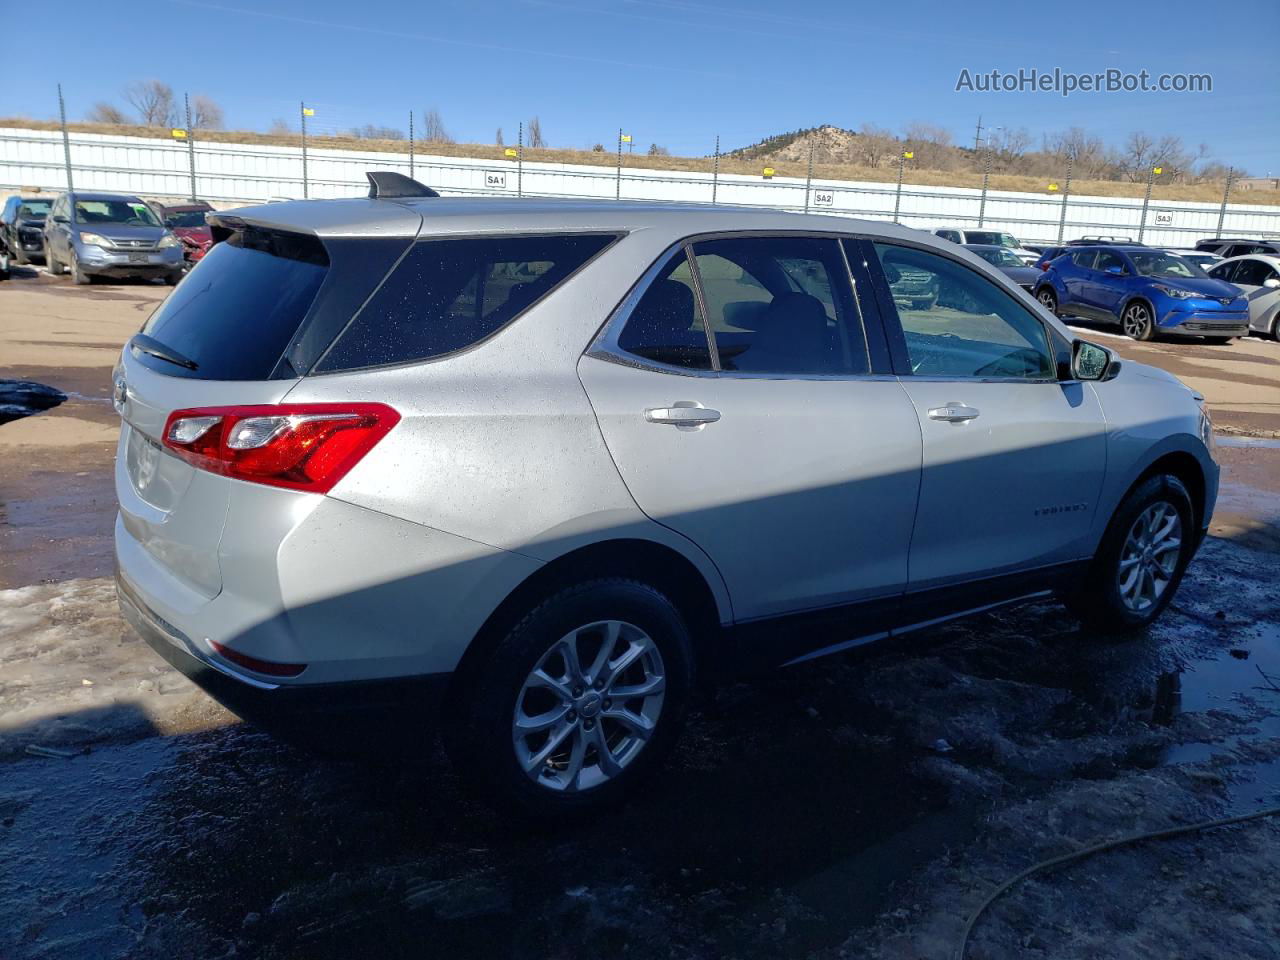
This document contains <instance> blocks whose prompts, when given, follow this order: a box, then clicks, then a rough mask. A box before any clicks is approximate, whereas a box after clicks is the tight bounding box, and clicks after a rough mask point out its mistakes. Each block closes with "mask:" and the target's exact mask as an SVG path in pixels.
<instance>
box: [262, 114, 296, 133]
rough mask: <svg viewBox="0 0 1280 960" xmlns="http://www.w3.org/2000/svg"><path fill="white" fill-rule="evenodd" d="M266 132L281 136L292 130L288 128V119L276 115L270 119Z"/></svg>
mask: <svg viewBox="0 0 1280 960" xmlns="http://www.w3.org/2000/svg"><path fill="white" fill-rule="evenodd" d="M267 132H268V133H270V134H271V135H272V136H275V137H283V136H284V135H285V134H287V133H292V132H293V131H292V130H291V129H290V128H289V121H288V120H286V119H284V118H283V117H276V118H275V119H274V120H272V121H271V127H270V129H268V131H267Z"/></svg>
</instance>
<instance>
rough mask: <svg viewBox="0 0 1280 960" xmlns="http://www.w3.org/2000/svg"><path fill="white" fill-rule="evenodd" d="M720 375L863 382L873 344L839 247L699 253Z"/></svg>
mask: <svg viewBox="0 0 1280 960" xmlns="http://www.w3.org/2000/svg"><path fill="white" fill-rule="evenodd" d="M693 253H694V259H695V261H696V263H697V268H698V280H699V282H700V283H701V285H702V293H703V297H704V298H705V301H706V309H707V324H708V325H709V326H710V328H711V332H712V335H713V338H714V340H715V345H716V352H717V353H718V355H719V359H720V369H721V370H724V371H741V372H744V373H780V374H781V373H789V374H798V375H805V374H857V373H866V372H867V370H868V362H867V344H866V339H865V338H864V336H863V333H862V325H861V323H860V321H859V319H858V314H857V310H856V307H855V305H854V304H853V302H852V293H851V288H850V285H849V269H848V266H847V265H846V263H845V260H844V255H843V254H842V253H841V251H840V246H839V244H838V243H836V241H834V240H826V239H818V238H813V237H738V238H733V239H727V240H707V241H703V242H699V243H695V244H694V245H693Z"/></svg>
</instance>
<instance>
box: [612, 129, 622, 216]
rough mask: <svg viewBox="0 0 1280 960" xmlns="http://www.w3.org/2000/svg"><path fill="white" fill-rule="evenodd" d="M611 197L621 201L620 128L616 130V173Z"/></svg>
mask: <svg viewBox="0 0 1280 960" xmlns="http://www.w3.org/2000/svg"><path fill="white" fill-rule="evenodd" d="M613 197H614V199H615V200H621V199H622V128H621V127H619V128H618V173H617V178H616V179H615V180H614V189H613Z"/></svg>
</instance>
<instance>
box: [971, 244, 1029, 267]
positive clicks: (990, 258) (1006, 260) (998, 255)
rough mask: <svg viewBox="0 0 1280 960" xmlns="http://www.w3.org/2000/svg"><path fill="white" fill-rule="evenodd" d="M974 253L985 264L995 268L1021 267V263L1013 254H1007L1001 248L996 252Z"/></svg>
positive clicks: (977, 251)
mask: <svg viewBox="0 0 1280 960" xmlns="http://www.w3.org/2000/svg"><path fill="white" fill-rule="evenodd" d="M974 253H976V254H977V255H978V256H980V257H981V258H982V259H983V260H985V261H987V263H992V264H995V265H996V266H997V267H1020V266H1022V261H1021V260H1019V259H1018V258H1017V256H1016V255H1015V254H1013V253H1011V252H1009V251H1008V250H1006V249H1004V248H1003V247H1001V248H1000V249H998V250H975V251H974Z"/></svg>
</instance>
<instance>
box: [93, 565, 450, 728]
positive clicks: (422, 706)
mask: <svg viewBox="0 0 1280 960" xmlns="http://www.w3.org/2000/svg"><path fill="white" fill-rule="evenodd" d="M116 596H117V597H118V599H119V604H120V612H121V614H122V615H123V616H124V618H125V620H126V621H128V623H129V625H130V626H131V627H133V629H134V630H135V631H136V632H137V633H138V635H139V636H140V637H142V639H143V640H144V641H146V643H147V645H148V646H150V647H151V649H153V650H154V651H155V652H156V653H158V654H159V655H160V656H161V657H162V658H163V659H164V660H166V661H167V662H168V663H169V664H170V666H172V667H174V668H175V669H177V670H178V671H180V672H181V673H183V674H184V675H185V676H186V677H188V678H189V679H190V680H191V681H192V682H193V683H195V684H196V685H197V686H198V687H200V688H201V689H202V690H204V691H205V692H206V693H208V694H209V696H211V697H213V699H214V700H217V701H218V702H219V703H221V704H222V705H223V706H224V707H226V708H227V709H228V710H230V711H232V712H233V713H235V714H237V715H238V716H241V717H243V718H244V719H246V720H251V721H253V722H254V723H258V724H260V725H262V726H264V727H285V728H288V727H297V728H298V729H299V730H300V731H301V730H306V731H309V732H313V733H315V732H322V731H323V732H331V731H327V730H325V728H327V727H329V726H330V725H333V726H334V727H335V728H338V729H340V728H341V727H343V726H344V725H346V724H350V723H357V724H359V723H360V722H361V721H365V720H367V721H370V722H374V723H377V724H383V723H385V722H386V721H388V720H389V719H393V718H395V719H399V718H403V717H405V716H409V715H415V716H417V717H418V718H421V719H427V720H434V719H436V718H437V717H438V713H439V709H440V707H441V705H442V704H443V703H444V699H445V696H446V694H447V691H448V686H449V680H450V677H451V676H452V675H451V674H448V673H437V674H426V675H423V676H416V677H397V678H395V679H387V680H354V681H350V682H346V683H317V684H307V685H303V686H279V685H276V684H272V683H267V682H264V681H262V680H258V679H255V678H253V677H249V676H246V675H242V674H239V673H237V672H236V671H235V670H234V669H232V668H231V667H229V666H227V665H224V664H221V663H218V662H217V661H215V660H214V659H212V658H211V657H209V656H207V655H205V654H204V653H203V652H202V651H201V650H200V648H199V647H198V646H197V645H196V644H195V643H193V642H192V641H191V639H190V638H188V637H187V636H186V635H184V634H183V633H182V632H181V631H180V630H178V629H177V628H176V627H174V626H173V625H172V624H170V623H168V622H167V621H165V620H164V619H163V618H162V617H160V616H159V615H158V614H156V613H155V612H154V611H153V610H151V609H150V608H149V607H148V606H147V605H146V603H145V602H144V601H143V600H142V599H141V598H140V597H139V596H138V593H137V591H136V590H134V589H133V588H132V587H131V586H130V584H129V582H128V580H127V579H126V578H125V577H124V576H123V575H122V574H120V573H117V574H116ZM385 732H390V731H389V730H388V731H385Z"/></svg>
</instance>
